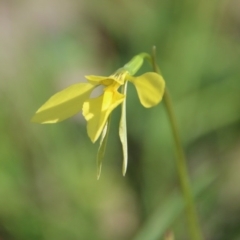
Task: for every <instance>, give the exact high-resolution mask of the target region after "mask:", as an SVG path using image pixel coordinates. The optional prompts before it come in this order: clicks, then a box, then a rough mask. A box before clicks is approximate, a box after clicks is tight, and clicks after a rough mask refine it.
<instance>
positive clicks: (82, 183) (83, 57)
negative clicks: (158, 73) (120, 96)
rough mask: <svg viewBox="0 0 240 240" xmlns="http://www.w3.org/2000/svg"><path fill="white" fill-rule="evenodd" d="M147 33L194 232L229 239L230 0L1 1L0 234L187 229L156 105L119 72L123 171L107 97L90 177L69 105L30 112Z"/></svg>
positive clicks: (128, 52) (235, 198) (158, 234)
mask: <svg viewBox="0 0 240 240" xmlns="http://www.w3.org/2000/svg"><path fill="white" fill-rule="evenodd" d="M153 45H156V47H157V54H158V62H159V65H160V67H161V70H162V73H163V75H164V77H165V80H166V83H167V85H168V88H169V90H170V92H171V94H172V98H173V102H174V107H175V110H176V116H177V120H178V123H179V129H180V134H181V137H182V141H183V145H184V148H185V150H186V154H187V158H188V165H189V171H190V176H191V179H192V183H193V189H194V192H196V202H197V208H198V212H199V215H200V220H201V226H202V229H203V232H204V235H205V237H206V239H209V240H218V239H219V240H225V239H231V240H232V239H235V240H236V239H240V187H239V185H240V174H239V171H240V137H239V136H240V135H239V133H240V4H239V1H238V0H211V1H209V0H196V1H190V0H155V1H154V0H138V1H137V0H132V1H128V0H89V1H87V0H82V1H77V0H68V1H66V0H51V1H47V0H35V1H31V0H21V1H17V0H1V1H0V109H1V111H0V239H1V240H33V239H34V240H35V239H36V240H38V239H39V240H40V239H43V240H50V239H51V240H55V239H56V240H65V239H68V240H77V239H99V240H101V239H102V240H122V239H123V240H125V239H126V240H128V239H129V240H130V239H134V240H145V239H146V240H154V239H155V240H159V239H164V237H163V235H164V233H165V232H166V231H168V230H173V231H174V233H175V236H176V239H177V240H179V239H183V240H185V239H188V232H187V226H186V221H185V215H184V212H183V211H182V209H183V203H182V200H181V197H180V192H179V185H178V178H177V173H176V168H175V165H174V161H175V158H174V146H173V141H172V135H171V129H170V128H169V123H168V119H167V116H166V112H165V109H164V105H163V104H160V105H158V106H157V107H154V108H151V109H144V108H143V107H142V106H141V105H140V103H139V100H138V98H137V94H136V92H135V89H134V88H133V87H132V86H131V85H130V84H129V89H128V99H127V124H128V141H129V166H128V171H127V175H126V177H122V175H121V166H122V152H121V145H120V141H119V137H118V124H119V116H120V114H119V109H117V110H116V111H114V116H113V122H112V124H111V133H110V139H109V140H110V141H109V142H108V146H107V153H106V156H105V159H104V163H103V169H102V176H101V178H100V180H99V181H97V180H96V160H95V159H96V153H97V148H98V144H94V145H93V144H92V143H91V142H90V140H89V138H88V137H87V134H86V123H85V120H84V119H83V117H82V116H81V114H78V115H77V116H75V117H73V118H71V119H69V120H67V121H64V122H63V123H59V124H56V125H37V124H33V123H30V118H31V117H32V115H33V114H34V112H35V111H36V110H37V109H38V108H39V107H40V106H41V105H42V104H43V103H44V102H45V101H46V100H47V99H48V98H49V97H50V96H51V95H53V94H54V93H56V92H57V91H60V90H62V89H63V88H65V87H67V86H69V85H70V84H73V83H77V82H80V81H85V79H84V75H93V74H96V75H110V74H111V73H112V72H113V71H114V70H116V69H117V68H119V67H120V66H122V65H123V64H125V63H126V62H127V61H128V60H130V59H131V57H132V56H133V55H135V54H138V53H140V52H151V48H152V46H153ZM150 69H151V68H150V66H149V65H148V64H147V63H146V64H145V65H144V71H149V70H150ZM142 71H143V70H142Z"/></svg>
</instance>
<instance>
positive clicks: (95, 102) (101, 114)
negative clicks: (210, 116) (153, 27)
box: [32, 53, 165, 176]
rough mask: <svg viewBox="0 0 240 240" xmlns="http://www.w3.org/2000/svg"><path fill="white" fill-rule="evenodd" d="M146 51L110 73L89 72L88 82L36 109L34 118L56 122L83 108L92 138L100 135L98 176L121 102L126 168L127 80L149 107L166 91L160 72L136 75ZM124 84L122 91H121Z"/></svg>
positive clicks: (121, 130)
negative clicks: (112, 117) (112, 119)
mask: <svg viewBox="0 0 240 240" xmlns="http://www.w3.org/2000/svg"><path fill="white" fill-rule="evenodd" d="M146 56H147V54H145V53H142V54H139V55H137V56H135V57H134V58H133V59H132V60H131V61H130V62H129V63H127V64H126V65H124V66H123V68H120V69H118V70H117V71H116V72H115V73H114V74H112V75H110V76H109V77H103V76H86V79H87V80H88V82H86V83H77V84H74V85H71V86H70V87H68V88H66V89H64V90H62V91H60V92H58V93H56V94H55V95H53V96H52V97H51V98H50V99H49V100H48V101H47V102H46V103H45V104H43V105H42V106H41V107H40V108H39V109H38V110H37V112H36V113H35V115H34V116H33V118H32V122H37V123H57V122H60V121H63V120H65V119H67V118H69V117H71V116H73V115H75V114H77V113H78V112H80V111H81V110H82V113H83V116H84V118H85V119H86V121H87V132H88V136H89V138H90V139H91V141H92V142H95V141H97V140H98V139H99V136H100V135H101V134H102V138H101V141H100V147H99V152H98V176H99V175H100V171H101V162H102V158H103V155H104V151H105V146H106V139H107V135H108V134H107V133H108V130H109V128H108V125H109V124H108V121H109V117H110V115H111V113H112V111H113V110H114V109H115V108H116V107H117V106H118V105H120V104H122V116H121V120H120V127H119V135H120V140H121V142H122V146H123V155H124V160H123V174H124V175H125V173H126V168H127V137H126V112H125V111H126V110H125V104H126V90H127V82H131V83H132V84H134V86H135V87H136V90H137V94H138V97H139V99H140V102H141V104H142V105H143V106H144V107H146V108H150V107H153V106H155V105H157V104H158V103H159V102H160V101H161V99H162V97H163V94H164V88H165V82H164V80H163V78H162V76H161V75H159V74H157V73H154V72H147V73H144V74H143V75H141V76H137V77H135V76H133V75H134V74H135V73H136V72H137V71H138V69H139V68H140V67H141V65H142V63H143V59H144V57H146ZM100 85H102V86H103V87H104V88H103V93H102V94H101V95H100V96H99V97H96V98H90V95H91V92H92V91H93V90H94V89H95V88H96V87H98V86H100ZM119 88H121V92H119Z"/></svg>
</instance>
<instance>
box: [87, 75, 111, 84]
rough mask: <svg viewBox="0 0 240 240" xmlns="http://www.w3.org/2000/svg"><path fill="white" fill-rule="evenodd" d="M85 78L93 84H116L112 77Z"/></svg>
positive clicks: (92, 76) (90, 76)
mask: <svg viewBox="0 0 240 240" xmlns="http://www.w3.org/2000/svg"><path fill="white" fill-rule="evenodd" d="M85 78H86V79H87V80H88V81H89V82H90V83H91V84H103V85H105V86H108V85H111V84H112V83H113V82H114V79H113V78H111V77H104V76H95V75H89V76H85Z"/></svg>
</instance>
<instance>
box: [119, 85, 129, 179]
mask: <svg viewBox="0 0 240 240" xmlns="http://www.w3.org/2000/svg"><path fill="white" fill-rule="evenodd" d="M126 93H127V82H126V83H125V84H124V85H123V86H122V94H123V95H125V96H126V95H127V94H126ZM119 137H120V141H121V143H122V150H123V165H122V174H123V176H125V174H126V171H127V164H128V146H127V122H126V97H125V99H124V101H123V102H122V112H121V118H120V124H119Z"/></svg>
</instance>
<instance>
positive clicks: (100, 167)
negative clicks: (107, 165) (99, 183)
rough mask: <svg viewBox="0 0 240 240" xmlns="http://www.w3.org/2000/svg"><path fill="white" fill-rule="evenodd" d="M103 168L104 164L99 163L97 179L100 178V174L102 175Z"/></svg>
mask: <svg viewBox="0 0 240 240" xmlns="http://www.w3.org/2000/svg"><path fill="white" fill-rule="evenodd" d="M101 170H102V165H99V166H98V169H97V180H99V179H100V176H101Z"/></svg>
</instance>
